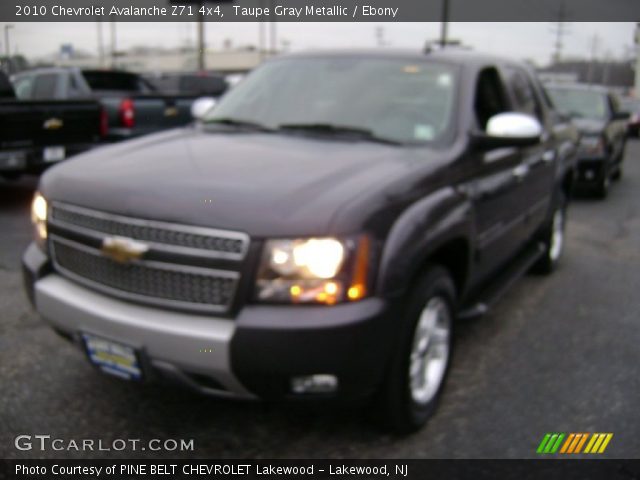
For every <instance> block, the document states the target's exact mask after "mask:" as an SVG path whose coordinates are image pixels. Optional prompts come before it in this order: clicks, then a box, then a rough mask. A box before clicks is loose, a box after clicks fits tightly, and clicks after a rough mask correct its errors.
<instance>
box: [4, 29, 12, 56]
mask: <svg viewBox="0 0 640 480" xmlns="http://www.w3.org/2000/svg"><path fill="white" fill-rule="evenodd" d="M12 28H13V25H5V26H4V51H5V55H6V56H7V62H9V59H10V58H11V46H10V44H9V30H11V29H12Z"/></svg>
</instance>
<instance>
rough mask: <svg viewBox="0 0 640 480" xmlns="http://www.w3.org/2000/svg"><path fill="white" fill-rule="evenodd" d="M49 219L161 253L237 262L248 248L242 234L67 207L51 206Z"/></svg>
mask: <svg viewBox="0 0 640 480" xmlns="http://www.w3.org/2000/svg"><path fill="white" fill-rule="evenodd" d="M51 219H52V221H53V223H55V224H57V225H60V226H62V227H64V226H67V227H71V228H72V229H74V230H79V231H84V232H85V233H89V234H92V233H93V234H94V235H95V234H104V235H117V236H121V237H127V238H134V239H136V240H140V241H143V242H147V243H150V244H154V245H155V246H156V247H157V248H159V249H161V250H166V251H174V252H178V253H180V252H184V253H194V254H196V255H203V256H208V257H214V258H229V259H236V260H240V259H242V258H243V257H244V255H245V253H246V248H247V246H248V241H247V236H246V235H244V234H242V233H237V232H227V231H223V230H215V229H211V228H203V227H192V226H184V225H175V224H172V223H166V222H157V221H152V220H140V219H136V218H130V217H124V216H121V215H113V214H108V213H102V212H96V211H93V210H89V209H86V208H81V207H75V206H69V205H65V206H61V205H60V204H54V205H53V206H52V208H51Z"/></svg>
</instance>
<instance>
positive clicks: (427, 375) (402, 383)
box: [378, 266, 455, 433]
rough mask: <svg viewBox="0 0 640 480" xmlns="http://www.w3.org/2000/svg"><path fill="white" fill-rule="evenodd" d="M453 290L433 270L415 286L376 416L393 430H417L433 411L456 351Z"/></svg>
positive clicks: (448, 279) (444, 273)
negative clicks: (453, 351) (378, 414)
mask: <svg viewBox="0 0 640 480" xmlns="http://www.w3.org/2000/svg"><path fill="white" fill-rule="evenodd" d="M454 301H455V287H454V284H453V281H452V279H451V276H450V275H449V273H448V272H447V271H446V270H445V269H443V268H441V267H435V266H434V267H430V268H429V269H428V270H427V271H426V272H425V274H424V275H423V276H422V277H421V278H420V280H419V281H418V282H417V284H416V285H415V287H414V289H413V291H412V293H411V295H410V297H409V301H408V303H407V308H406V310H405V314H404V318H403V319H402V323H401V325H402V326H401V328H402V331H401V334H400V337H399V342H398V345H397V348H396V350H395V353H394V358H393V359H392V362H391V366H390V368H389V371H388V374H387V377H386V380H385V382H384V384H383V386H382V388H381V390H380V392H379V395H378V412H379V413H380V414H381V416H382V421H383V423H384V424H385V426H387V427H388V428H390V429H391V430H393V431H396V432H400V433H409V432H413V431H416V430H418V429H419V428H420V427H422V426H423V425H424V423H425V422H426V421H427V420H428V419H429V417H430V416H431V415H433V413H434V412H435V409H436V407H437V403H438V400H439V398H440V394H441V392H442V386H443V384H444V381H445V378H446V376H447V372H448V369H449V363H450V358H451V352H452V346H453V345H452V337H453V335H452V334H453V320H454Z"/></svg>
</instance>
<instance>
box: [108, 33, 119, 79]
mask: <svg viewBox="0 0 640 480" xmlns="http://www.w3.org/2000/svg"><path fill="white" fill-rule="evenodd" d="M109 24H110V26H111V68H114V69H115V68H116V57H117V55H118V42H117V40H116V22H110V23H109Z"/></svg>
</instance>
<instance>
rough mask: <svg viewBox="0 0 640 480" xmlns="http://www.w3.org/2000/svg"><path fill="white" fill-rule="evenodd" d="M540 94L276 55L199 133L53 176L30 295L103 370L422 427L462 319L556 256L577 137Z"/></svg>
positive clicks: (378, 64) (46, 188)
mask: <svg viewBox="0 0 640 480" xmlns="http://www.w3.org/2000/svg"><path fill="white" fill-rule="evenodd" d="M547 102H548V100H547V98H546V96H545V94H544V92H543V91H542V89H541V88H540V86H539V84H538V82H537V80H536V79H535V78H534V76H532V75H531V73H530V72H529V71H528V70H527V69H526V68H525V67H524V66H521V65H519V64H517V63H512V62H509V61H502V60H499V59H495V58H489V57H482V56H479V55H476V54H471V53H465V52H432V53H424V54H418V53H404V52H392V53H380V52H340V53H314V54H301V55H293V56H289V57H282V58H278V59H274V60H272V61H269V62H267V63H266V64H265V65H263V66H261V67H260V68H258V69H257V70H256V71H255V72H253V73H252V74H251V75H250V76H249V77H247V79H246V80H245V81H244V82H243V83H242V84H240V85H239V86H238V87H237V88H236V89H234V90H232V91H231V92H230V93H228V94H227V95H226V96H225V97H224V98H223V99H222V100H221V102H220V103H219V104H218V105H216V106H215V107H214V108H213V109H212V110H210V111H208V112H207V113H206V114H205V115H204V116H203V117H202V118H201V119H200V121H198V122H196V123H195V124H194V125H193V126H190V127H187V128H183V129H179V130H174V131H171V132H167V133H162V134H157V135H153V136H148V137H144V138H141V139H137V140H133V141H130V142H125V143H123V144H120V145H115V146H110V147H106V148H103V149H101V150H99V151H95V152H91V153H89V154H86V155H83V156H81V157H80V158H78V159H77V160H72V161H70V162H66V163H65V164H63V165H59V166H57V167H55V168H53V169H51V170H50V171H48V172H47V173H46V174H45V175H44V176H43V177H42V180H41V182H40V187H39V193H37V194H36V196H35V199H34V201H33V209H32V216H33V222H34V226H35V235H36V240H35V242H34V243H33V245H31V246H30V247H29V249H28V250H27V252H26V253H25V256H24V271H25V275H26V285H27V289H28V291H29V294H30V296H31V298H32V299H33V302H34V304H35V307H36V309H37V310H38V311H39V312H40V314H41V315H42V317H44V318H45V319H46V320H47V321H48V322H49V323H50V324H51V326H52V327H53V328H54V329H55V330H56V331H58V332H59V333H61V334H62V335H64V336H66V337H68V338H72V339H74V340H75V341H76V342H78V344H79V345H82V347H83V348H84V349H85V351H86V353H87V355H88V357H89V359H90V360H91V362H93V363H94V364H95V365H97V366H98V367H99V368H100V369H102V370H104V371H106V372H109V373H113V374H116V375H119V376H122V377H126V378H132V379H143V378H150V377H153V376H154V375H156V374H164V375H168V376H171V377H173V378H174V379H177V380H180V381H182V382H183V383H185V384H187V385H190V386H192V387H194V388H196V389H198V390H200V391H202V392H207V393H216V394H220V395H235V396H244V397H252V398H265V399H287V398H318V397H320V398H331V397H336V398H340V399H356V398H360V397H372V398H373V399H375V402H377V405H378V406H379V408H380V409H381V410H380V411H381V412H383V413H384V415H382V416H381V418H385V420H386V421H387V422H388V424H389V425H390V426H392V427H394V428H396V429H398V430H404V431H408V430H412V429H416V428H418V427H419V426H420V425H422V424H423V423H424V421H425V420H426V419H427V417H428V416H429V415H430V414H431V413H432V412H433V410H434V408H435V405H436V403H437V400H438V396H439V393H440V391H441V389H442V385H443V381H444V379H445V376H446V373H447V369H448V366H449V359H450V353H451V348H452V327H453V325H454V323H455V320H456V318H462V317H469V316H472V315H478V314H480V313H482V312H483V311H484V310H486V308H487V307H488V305H490V303H491V302H492V301H494V300H495V299H496V298H497V296H498V295H499V293H500V292H501V291H502V290H504V286H505V285H507V284H508V283H509V282H510V281H511V280H512V279H513V278H515V277H516V276H517V275H519V274H521V273H522V272H524V271H526V270H528V269H529V268H530V267H535V268H537V269H539V270H542V271H551V270H553V268H554V267H555V266H556V263H557V262H558V259H559V258H560V255H561V252H562V246H563V228H564V224H565V208H566V204H567V199H568V197H569V191H570V187H571V183H572V179H573V174H574V170H575V167H574V165H575V160H574V154H575V142H576V132H575V131H574V130H573V129H572V127H571V126H570V125H568V124H566V123H564V124H563V123H562V120H560V119H559V118H557V116H556V115H555V113H554V112H553V110H552V109H551V108H550V105H549V103H547Z"/></svg>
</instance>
